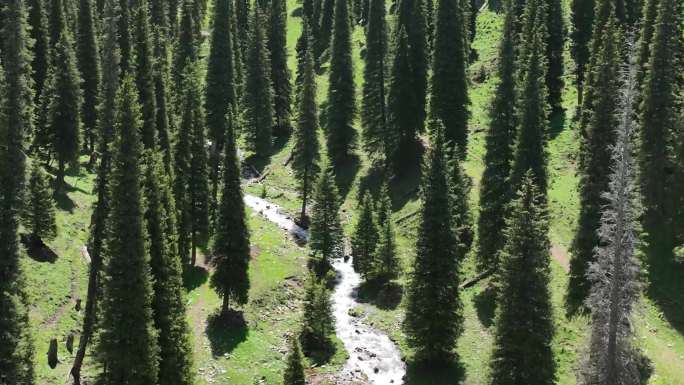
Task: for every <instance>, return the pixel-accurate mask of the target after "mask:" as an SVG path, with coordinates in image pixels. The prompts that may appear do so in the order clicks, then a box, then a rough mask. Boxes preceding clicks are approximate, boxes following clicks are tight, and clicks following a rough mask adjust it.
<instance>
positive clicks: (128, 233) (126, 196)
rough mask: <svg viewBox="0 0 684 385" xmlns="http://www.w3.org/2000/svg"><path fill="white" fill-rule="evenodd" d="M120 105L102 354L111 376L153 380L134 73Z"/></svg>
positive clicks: (155, 355)
mask: <svg viewBox="0 0 684 385" xmlns="http://www.w3.org/2000/svg"><path fill="white" fill-rule="evenodd" d="M117 106H118V108H117V109H118V114H117V122H116V128H115V130H116V141H115V144H114V147H113V148H114V151H113V152H114V156H113V157H114V159H113V160H114V162H113V169H112V175H111V180H110V194H111V201H110V204H111V206H110V213H109V217H108V220H107V222H108V224H107V246H106V249H105V250H106V255H105V264H104V274H105V279H104V282H103V289H102V290H103V291H102V294H103V296H102V302H101V309H102V320H101V323H100V327H101V331H100V346H99V351H100V353H99V358H100V360H101V362H102V363H103V364H105V363H106V365H107V370H106V371H105V372H104V373H103V379H104V380H105V381H107V382H114V383H127V384H140V385H142V384H154V383H156V382H157V379H158V377H157V376H158V374H159V345H158V342H157V331H156V330H155V327H154V319H153V311H152V299H153V287H152V277H151V272H150V270H151V269H150V256H149V251H148V247H147V241H146V238H147V232H146V231H145V223H144V221H145V217H144V214H145V213H144V204H143V193H142V191H141V186H140V181H141V180H142V176H143V175H142V170H141V160H142V159H141V155H142V154H141V153H142V146H141V140H140V133H139V130H140V128H141V121H140V120H141V116H140V108H139V106H138V103H137V91H136V89H135V83H134V81H133V78H132V77H131V76H130V75H128V76H126V77H125V78H124V80H123V83H122V85H121V89H120V91H119V94H118V96H117Z"/></svg>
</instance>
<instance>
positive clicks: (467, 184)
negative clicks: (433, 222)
mask: <svg viewBox="0 0 684 385" xmlns="http://www.w3.org/2000/svg"><path fill="white" fill-rule="evenodd" d="M442 127H443V126H442ZM441 129H443V128H441ZM449 157H450V158H451V161H449V162H448V163H449V190H450V192H451V217H452V226H453V227H454V231H456V236H457V238H458V248H457V250H458V255H457V258H458V259H462V258H465V256H466V254H467V253H468V251H469V250H470V246H471V245H472V243H473V238H474V236H473V234H474V233H473V217H472V215H471V213H470V204H469V203H468V200H469V199H470V188H471V187H472V181H471V180H470V177H468V175H466V173H465V171H464V170H463V167H462V166H461V163H460V160H459V155H458V154H455V153H454V152H453V151H452V152H451V154H450V155H449Z"/></svg>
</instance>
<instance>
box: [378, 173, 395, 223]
mask: <svg viewBox="0 0 684 385" xmlns="http://www.w3.org/2000/svg"><path fill="white" fill-rule="evenodd" d="M375 216H376V219H377V224H378V226H383V225H384V224H385V222H386V221H389V220H391V216H392V198H391V197H390V186H389V180H388V179H387V177H385V178H384V180H383V181H382V186H380V195H379V196H378V200H377V201H376V202H375Z"/></svg>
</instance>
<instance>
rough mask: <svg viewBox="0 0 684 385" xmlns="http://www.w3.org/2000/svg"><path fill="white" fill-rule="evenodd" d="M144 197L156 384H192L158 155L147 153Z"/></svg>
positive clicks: (169, 201)
mask: <svg viewBox="0 0 684 385" xmlns="http://www.w3.org/2000/svg"><path fill="white" fill-rule="evenodd" d="M144 162H145V167H144V179H143V196H144V197H145V202H146V207H145V209H144V217H145V227H146V229H147V234H148V237H149V253H150V267H151V274H152V278H153V282H154V283H153V286H152V288H153V291H154V297H153V300H152V309H153V311H154V325H155V327H156V328H157V330H159V335H158V340H157V341H158V342H157V343H158V344H159V380H158V383H159V384H169V385H191V384H193V383H194V382H193V373H192V345H191V344H190V341H191V339H190V329H189V326H188V322H187V320H186V315H185V292H184V289H183V277H182V273H183V268H182V266H181V261H180V257H179V255H178V250H177V248H176V220H175V212H174V211H175V205H174V202H173V196H172V193H171V189H170V183H169V182H170V181H169V178H168V177H166V176H165V172H164V168H163V163H162V158H161V156H160V154H153V153H152V152H151V151H148V152H146V154H145V157H144Z"/></svg>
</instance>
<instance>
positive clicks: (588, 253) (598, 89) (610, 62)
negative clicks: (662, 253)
mask: <svg viewBox="0 0 684 385" xmlns="http://www.w3.org/2000/svg"><path fill="white" fill-rule="evenodd" d="M615 24H616V20H615V19H614V18H612V20H610V21H609V22H608V24H607V25H606V29H605V30H604V31H603V32H602V33H601V40H602V43H601V45H600V50H599V51H598V52H596V53H595V54H596V55H598V56H599V57H598V58H597V61H596V66H593V67H592V68H590V70H591V71H592V73H591V75H590V76H589V78H590V79H591V80H592V84H587V87H591V88H592V90H591V91H589V90H588V92H589V93H591V95H592V100H591V103H589V102H590V100H589V99H587V100H586V102H587V103H586V104H585V109H583V110H582V115H583V117H582V120H583V122H584V123H585V124H584V126H585V127H583V129H584V133H583V135H582V143H581V150H580V167H579V168H580V173H579V174H580V182H579V190H580V215H579V220H578V225H577V232H576V233H575V238H574V240H573V244H572V254H573V258H572V262H571V264H570V283H569V292H568V299H569V300H570V303H571V304H572V305H573V306H577V305H579V304H581V303H583V302H584V300H585V299H586V297H587V295H588V294H589V281H588V280H587V268H588V267H589V263H590V262H591V261H592V260H593V257H594V249H595V248H596V247H598V246H599V236H598V229H599V226H600V220H601V211H602V210H603V207H604V206H605V205H606V203H607V202H606V200H605V198H604V197H603V195H604V193H605V191H607V190H608V182H609V180H608V179H609V178H608V176H609V174H610V171H611V147H612V146H613V144H614V142H615V132H614V131H615V124H616V116H615V111H616V108H617V95H618V80H619V79H618V68H619V65H620V62H621V48H620V46H621V44H620V40H619V39H618V35H617V31H616V25H615Z"/></svg>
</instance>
